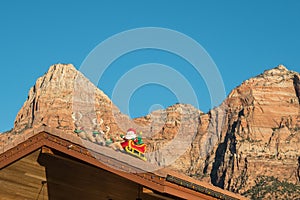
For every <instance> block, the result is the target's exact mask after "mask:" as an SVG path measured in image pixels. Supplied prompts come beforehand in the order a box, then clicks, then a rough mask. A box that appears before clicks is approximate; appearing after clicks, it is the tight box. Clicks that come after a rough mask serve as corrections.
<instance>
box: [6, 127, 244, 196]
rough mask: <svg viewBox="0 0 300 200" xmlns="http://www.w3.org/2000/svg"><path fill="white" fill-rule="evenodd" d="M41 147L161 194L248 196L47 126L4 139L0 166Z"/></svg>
mask: <svg viewBox="0 0 300 200" xmlns="http://www.w3.org/2000/svg"><path fill="white" fill-rule="evenodd" d="M42 147H48V148H50V149H54V150H56V151H59V152H61V153H64V154H67V155H69V156H71V157H73V158H77V159H79V160H81V161H83V162H86V163H88V164H90V165H93V166H95V167H97V168H101V169H104V170H107V171H109V172H111V173H114V174H116V175H118V176H121V177H123V178H126V179H128V180H131V181H133V182H136V183H139V184H141V185H143V186H145V187H146V188H149V189H151V190H155V191H158V192H159V193H162V194H171V195H174V196H177V197H180V198H184V199H246V198H245V197H243V196H240V195H238V194H234V193H232V192H229V191H226V190H223V189H221V188H218V187H215V186H213V185H210V184H208V183H205V182H202V181H198V180H195V179H193V178H191V177H189V176H186V175H183V174H179V173H178V172H175V171H172V170H169V169H165V168H163V169H160V167H159V166H157V165H154V164H151V163H149V162H144V161H142V160H140V159H137V158H135V157H132V156H130V155H127V154H124V153H121V152H117V151H114V150H112V149H111V148H107V147H103V146H100V145H97V144H95V143H92V142H89V141H87V140H82V139H81V138H79V137H78V136H77V135H76V134H74V133H70V132H66V131H62V130H58V129H53V128H49V127H46V126H42V127H39V128H36V129H30V130H26V133H23V134H20V135H17V136H16V137H15V139H14V140H12V141H10V142H6V143H4V144H3V145H2V147H1V148H0V170H1V169H3V168H5V167H6V166H8V165H10V164H11V163H13V162H15V161H17V160H19V159H21V158H23V157H24V156H26V155H28V154H30V153H32V152H34V151H36V150H38V149H40V148H42Z"/></svg>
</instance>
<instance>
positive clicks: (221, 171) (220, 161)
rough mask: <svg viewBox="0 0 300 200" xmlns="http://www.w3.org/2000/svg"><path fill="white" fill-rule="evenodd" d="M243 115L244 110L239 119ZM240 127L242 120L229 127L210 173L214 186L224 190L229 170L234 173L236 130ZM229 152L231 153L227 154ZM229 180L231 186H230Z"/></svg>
mask: <svg viewBox="0 0 300 200" xmlns="http://www.w3.org/2000/svg"><path fill="white" fill-rule="evenodd" d="M241 115H243V110H242V111H240V112H239V117H240V116H241ZM239 125H240V120H239V119H238V120H237V121H235V122H233V124H232V125H231V126H230V125H229V126H228V129H227V130H228V131H227V133H226V135H225V138H224V141H223V142H222V143H220V144H219V145H218V147H217V150H216V153H215V161H214V163H213V166H212V171H211V173H210V178H211V182H212V184H213V185H215V186H218V187H220V188H223V189H224V186H225V178H226V175H227V173H228V170H231V173H233V171H234V155H235V154H236V153H237V152H236V137H235V130H236V128H237V127H238V126H239ZM228 150H229V152H227V151H228ZM226 152H227V153H228V154H230V155H229V159H228V158H226V160H225V156H226ZM230 181H231V180H229V184H228V185H230Z"/></svg>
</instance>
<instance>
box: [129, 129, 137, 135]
mask: <svg viewBox="0 0 300 200" xmlns="http://www.w3.org/2000/svg"><path fill="white" fill-rule="evenodd" d="M127 132H133V133H134V134H136V130H135V129H134V128H130V129H128V130H127Z"/></svg>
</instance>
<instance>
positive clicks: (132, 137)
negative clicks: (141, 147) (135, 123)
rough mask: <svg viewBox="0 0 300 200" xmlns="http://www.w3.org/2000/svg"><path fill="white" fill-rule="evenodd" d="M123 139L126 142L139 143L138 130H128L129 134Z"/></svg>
mask: <svg viewBox="0 0 300 200" xmlns="http://www.w3.org/2000/svg"><path fill="white" fill-rule="evenodd" d="M123 139H124V140H125V141H128V140H133V141H134V142H135V143H137V141H138V140H137V136H136V130H135V129H133V128H130V129H128V130H127V133H126V135H125V136H124V137H123Z"/></svg>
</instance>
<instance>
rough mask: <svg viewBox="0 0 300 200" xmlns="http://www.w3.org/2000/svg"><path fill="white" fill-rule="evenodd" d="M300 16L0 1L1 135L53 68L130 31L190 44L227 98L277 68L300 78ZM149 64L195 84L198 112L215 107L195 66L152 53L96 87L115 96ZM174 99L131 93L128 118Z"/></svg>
mask: <svg viewBox="0 0 300 200" xmlns="http://www.w3.org/2000/svg"><path fill="white" fill-rule="evenodd" d="M299 10H300V1H298V0H288V1H284V0H281V1H279V0H264V1H261V0H252V1H226V2H225V1H214V0H213V1H200V0H199V1H196V0H195V1H155V0H154V1H140V0H139V1H127V2H125V1H80V2H75V1H56V0H54V1H14V0H12V1H1V2H0V27H1V28H0V36H1V37H0V44H1V45H0V55H1V56H0V59H1V73H0V76H1V77H0V82H1V84H0V88H1V91H2V95H1V96H2V97H1V104H0V110H1V112H2V115H0V132H1V131H5V130H9V129H10V128H12V127H13V122H14V119H15V116H16V114H17V112H18V110H19V109H20V108H21V106H22V105H23V102H24V101H25V100H26V98H27V94H28V91H29V88H30V87H32V86H33V85H34V83H35V80H36V79H37V78H38V77H40V76H42V75H43V74H44V73H45V72H46V71H47V70H48V68H49V66H50V65H52V64H55V63H72V64H74V65H75V66H76V67H77V68H79V67H80V66H81V63H82V62H83V60H84V59H85V58H86V56H87V55H88V54H89V53H90V52H91V51H92V50H93V49H94V48H95V47H96V46H97V45H98V44H99V43H101V42H102V41H104V40H105V39H107V38H109V37H111V36H113V35H115V34H118V33H120V32H122V31H126V30H129V29H134V28H142V27H162V28H168V29H172V30H175V31H178V32H180V33H183V34H185V35H187V36H189V37H190V38H193V39H194V40H195V41H197V42H198V43H199V44H201V45H202V46H203V48H205V50H206V51H207V52H208V54H209V55H210V56H211V58H212V59H213V61H214V62H215V64H216V66H217V67H218V69H219V71H220V74H221V76H222V78H223V81H224V85H225V89H226V94H228V93H229V92H230V91H231V90H232V89H233V88H235V87H236V86H238V85H239V84H241V83H242V82H243V81H244V80H246V79H248V78H250V77H253V76H255V75H258V74H260V73H262V72H263V71H264V70H266V69H270V68H273V67H275V66H277V65H278V64H284V65H285V66H286V67H287V68H288V69H290V70H294V71H298V72H299V71H300V70H299V69H300V59H299V52H300V12H299ZM145 63H161V64H164V65H168V66H170V67H174V69H176V70H178V71H179V73H181V74H183V75H184V76H185V77H186V79H187V80H188V81H189V82H190V84H191V85H192V86H193V88H194V91H195V93H196V94H197V98H198V103H199V108H200V109H201V110H203V111H205V112H206V111H208V110H209V109H210V107H211V103H210V99H209V93H208V91H207V87H206V85H205V83H204V81H203V79H202V78H201V76H199V75H197V74H196V73H194V71H193V69H192V66H191V65H190V64H189V63H188V62H186V60H184V59H182V58H180V57H178V56H176V55H173V54H171V53H169V52H164V51H159V50H155V49H152V50H151V49H148V50H142V51H136V52H131V53H128V54H126V55H123V56H121V57H120V58H119V59H118V60H116V61H115V62H114V63H113V64H112V65H111V66H110V67H109V68H108V70H107V71H106V73H105V75H104V76H103V77H102V80H101V81H100V83H99V85H98V86H99V87H100V89H102V90H103V91H104V92H105V93H106V94H108V95H109V96H111V95H112V92H113V88H114V85H115V83H116V82H117V81H118V79H119V78H120V77H121V76H122V74H124V73H126V71H128V70H130V69H131V68H133V67H135V66H137V65H141V64H145ZM174 93H175V94H174ZM177 101H178V99H176V91H175V92H174V91H171V90H170V89H169V88H167V87H162V86H160V85H158V84H152V85H151V84H148V85H144V86H143V87H141V88H139V89H138V90H136V91H135V92H134V93H133V94H132V96H131V99H130V103H129V114H130V115H131V116H132V117H136V116H141V115H145V114H147V112H149V111H150V110H152V109H153V108H159V107H167V106H169V105H172V104H174V103H176V102H177ZM184 103H189V102H184ZM121 110H122V108H121Z"/></svg>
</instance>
